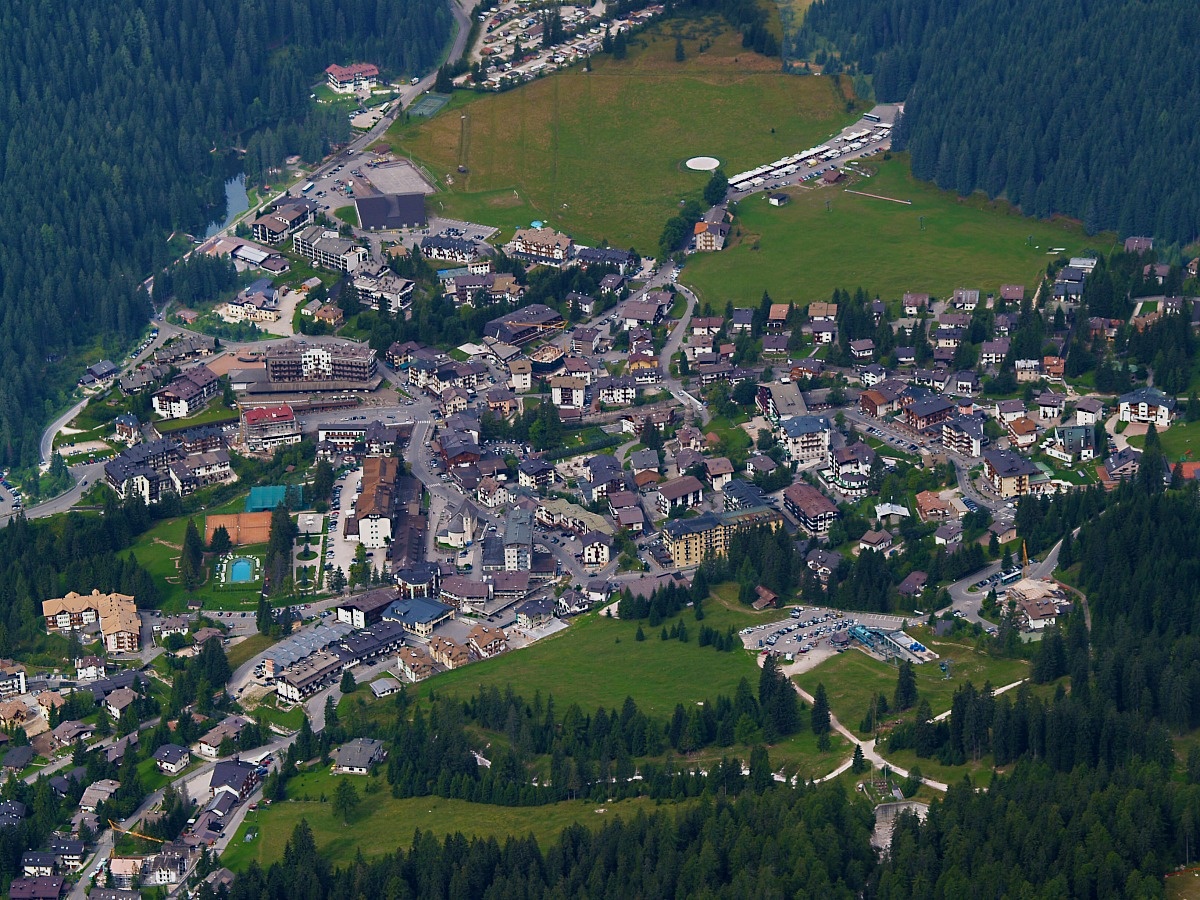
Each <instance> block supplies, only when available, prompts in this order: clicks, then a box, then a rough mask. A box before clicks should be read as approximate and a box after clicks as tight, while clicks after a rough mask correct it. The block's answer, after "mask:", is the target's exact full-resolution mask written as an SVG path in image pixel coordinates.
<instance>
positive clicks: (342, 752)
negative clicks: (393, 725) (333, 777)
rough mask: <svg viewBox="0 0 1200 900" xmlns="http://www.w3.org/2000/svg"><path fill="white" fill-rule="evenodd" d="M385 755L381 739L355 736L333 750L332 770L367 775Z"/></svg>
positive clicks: (346, 773)
mask: <svg viewBox="0 0 1200 900" xmlns="http://www.w3.org/2000/svg"><path fill="white" fill-rule="evenodd" d="M386 756H387V750H385V749H384V746H383V741H379V740H375V739H374V738H364V737H360V738H355V739H354V740H352V741H348V742H346V743H345V744H342V746H340V747H338V748H337V750H335V751H334V752H333V771H334V772H335V773H337V774H339V775H368V774H370V772H371V769H372V767H374V766H376V765H378V764H379V763H381V762H383V760H384V757H386Z"/></svg>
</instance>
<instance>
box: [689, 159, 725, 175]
mask: <svg viewBox="0 0 1200 900" xmlns="http://www.w3.org/2000/svg"><path fill="white" fill-rule="evenodd" d="M684 165H685V166H687V167H688V168H689V169H691V170H692V171H693V172H711V171H713V170H714V169H719V168H720V167H721V161H720V160H719V159H715V158H714V157H711V156H693V157H692V158H691V159H689V160H688V161H687V162H685V163H684Z"/></svg>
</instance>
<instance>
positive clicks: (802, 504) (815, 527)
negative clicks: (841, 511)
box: [783, 481, 838, 535]
mask: <svg viewBox="0 0 1200 900" xmlns="http://www.w3.org/2000/svg"><path fill="white" fill-rule="evenodd" d="M783 506H784V509H786V510H787V511H788V513H789V514H790V515H791V516H792V518H794V519H795V520H796V523H797V524H798V525H800V527H801V528H803V529H804V530H805V531H807V532H808V533H809V534H812V535H821V534H827V533H828V532H829V526H830V525H832V524H833V523H834V521H835V520H836V519H837V517H838V508H837V506H835V505H834V503H833V501H832V500H830V499H829V498H828V497H826V496H825V495H824V494H822V493H821V492H820V491H818V490H817V489H816V488H815V487H813V486H812V485H810V484H808V483H807V482H804V481H798V482H796V483H795V484H793V485H791V486H790V487H788V488H787V489H786V490H784V492H783Z"/></svg>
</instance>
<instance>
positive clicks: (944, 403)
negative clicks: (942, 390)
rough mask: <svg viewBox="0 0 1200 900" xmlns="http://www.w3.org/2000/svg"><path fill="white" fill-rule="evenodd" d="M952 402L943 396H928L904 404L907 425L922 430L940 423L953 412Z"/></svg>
mask: <svg viewBox="0 0 1200 900" xmlns="http://www.w3.org/2000/svg"><path fill="white" fill-rule="evenodd" d="M954 410H955V407H954V404H953V403H951V402H950V401H949V400H947V399H946V398H945V397H930V398H928V399H926V400H918V401H916V402H915V403H912V404H910V405H909V406H906V407H905V409H904V418H905V421H906V423H907V424H908V426H909V427H910V428H912V429H914V430H916V431H922V430H924V429H926V428H928V427H929V426H931V425H940V424H941V423H942V422H944V421H946V419H948V418H950V417H951V415H953V414H954Z"/></svg>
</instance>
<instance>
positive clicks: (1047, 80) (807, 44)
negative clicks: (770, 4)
mask: <svg viewBox="0 0 1200 900" xmlns="http://www.w3.org/2000/svg"><path fill="white" fill-rule="evenodd" d="M1194 13H1195V10H1194V8H1193V7H1191V6H1190V5H1188V4H1186V3H1179V2H1175V0H1147V2H1139V3H1126V2H1122V0H1095V2H1089V3H1063V2H1061V0H1030V2H1025V3H1012V2H1007V0H967V2H961V3H948V2H945V0H818V2H817V3H815V4H814V5H813V6H812V7H811V9H810V10H809V13H808V16H807V19H806V21H805V25H804V27H803V28H802V29H801V31H800V33H799V34H798V36H797V40H796V48H795V49H796V52H797V55H798V56H801V57H815V58H817V59H818V60H825V61H826V62H827V66H828V68H827V71H836V70H839V69H841V70H845V71H848V72H851V73H855V74H862V75H865V76H870V77H871V79H872V81H873V88H874V92H875V95H876V97H878V98H879V99H880V100H886V101H895V100H905V99H907V101H908V103H907V107H906V109H905V117H904V122H903V126H902V128H900V129H899V131H898V134H897V138H896V143H897V146H907V147H908V149H910V150H911V151H912V166H913V173H914V174H915V175H917V176H918V177H919V178H923V179H927V180H933V181H935V182H936V183H937V184H938V186H939V187H942V188H946V189H950V190H957V191H959V192H961V193H963V194H966V193H969V192H971V191H974V190H983V191H986V192H987V194H988V195H989V196H991V197H998V196H1004V197H1007V198H1008V199H1009V200H1010V201H1012V202H1013V203H1015V204H1017V205H1019V206H1020V207H1021V208H1022V209H1023V210H1024V211H1025V212H1026V213H1029V214H1032V215H1035V216H1039V217H1045V216H1048V215H1050V214H1051V213H1056V212H1058V213H1066V214H1068V215H1071V216H1074V217H1076V218H1079V219H1082V220H1083V222H1084V223H1085V225H1086V226H1087V227H1088V228H1089V229H1090V230H1092V231H1096V230H1100V229H1109V228H1114V229H1117V230H1118V231H1119V232H1121V233H1122V234H1150V235H1154V236H1156V237H1158V238H1161V239H1163V240H1166V241H1171V242H1175V243H1179V244H1184V243H1187V242H1188V241H1190V240H1192V239H1194V238H1195V237H1196V236H1197V235H1198V234H1200V184H1198V183H1197V181H1196V179H1195V177H1194V173H1193V166H1192V161H1193V160H1194V159H1196V157H1197V154H1198V153H1200V134H1198V133H1197V131H1196V129H1195V128H1194V127H1192V119H1193V114H1194V111H1195V109H1196V108H1197V104H1200V69H1198V68H1197V67H1196V66H1194V65H1187V64H1182V63H1181V61H1182V60H1186V59H1188V58H1189V56H1190V55H1191V51H1192V48H1194V47H1195V46H1196V44H1197V41H1198V40H1200V25H1198V23H1197V21H1196V17H1195V15H1194Z"/></svg>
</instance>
